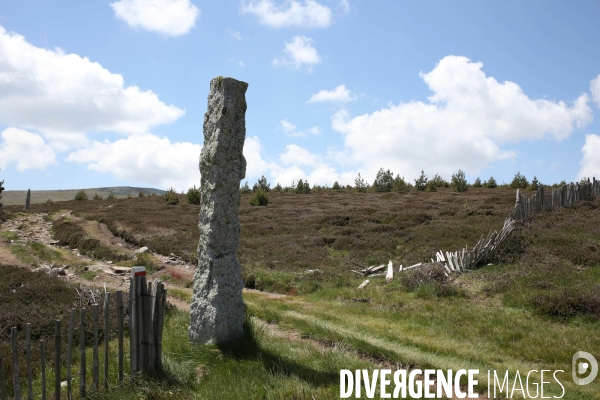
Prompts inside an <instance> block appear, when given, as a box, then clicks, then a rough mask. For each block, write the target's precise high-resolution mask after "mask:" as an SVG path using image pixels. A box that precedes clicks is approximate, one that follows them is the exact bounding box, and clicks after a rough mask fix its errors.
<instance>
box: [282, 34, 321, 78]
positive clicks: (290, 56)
mask: <svg viewBox="0 0 600 400" xmlns="http://www.w3.org/2000/svg"><path fill="white" fill-rule="evenodd" d="M271 62H272V63H273V65H274V66H280V65H283V66H291V67H294V68H296V69H300V68H301V67H302V66H303V65H305V64H306V65H307V66H308V67H309V71H310V68H311V66H312V65H316V64H318V63H320V62H321V57H320V56H319V53H318V52H317V49H315V48H314V47H313V40H312V39H310V38H307V37H306V36H294V37H293V38H292V40H291V41H290V42H286V43H285V47H284V49H283V57H281V58H275V59H274V60H273V61H271Z"/></svg>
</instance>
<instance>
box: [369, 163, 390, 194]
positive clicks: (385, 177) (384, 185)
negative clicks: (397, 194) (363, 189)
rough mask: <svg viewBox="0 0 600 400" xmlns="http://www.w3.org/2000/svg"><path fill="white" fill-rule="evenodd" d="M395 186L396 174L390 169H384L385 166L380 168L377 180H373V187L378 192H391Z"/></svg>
mask: <svg viewBox="0 0 600 400" xmlns="http://www.w3.org/2000/svg"><path fill="white" fill-rule="evenodd" d="M393 188H394V174H393V173H392V171H390V170H389V169H388V170H387V171H384V170H383V168H380V169H379V172H377V176H376V177H375V182H373V189H375V191H377V192H391V191H392V189H393Z"/></svg>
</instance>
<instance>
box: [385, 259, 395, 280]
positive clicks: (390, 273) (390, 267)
mask: <svg viewBox="0 0 600 400" xmlns="http://www.w3.org/2000/svg"><path fill="white" fill-rule="evenodd" d="M392 279H394V266H393V265H392V260H390V262H389V263H388V267H387V274H386V275H385V280H386V281H387V282H391V281H392Z"/></svg>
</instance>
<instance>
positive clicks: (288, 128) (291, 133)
mask: <svg viewBox="0 0 600 400" xmlns="http://www.w3.org/2000/svg"><path fill="white" fill-rule="evenodd" d="M296 128H297V126H296V125H295V124H292V123H291V122H290V121H288V120H287V119H283V120H281V121H279V125H278V127H277V129H281V130H282V131H283V132H284V133H285V135H286V136H288V137H306V134H310V135H315V136H316V135H319V134H320V133H321V128H319V127H318V126H313V127H312V128H310V129H307V130H306V132H304V131H298V130H297V129H296Z"/></svg>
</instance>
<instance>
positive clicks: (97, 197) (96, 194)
mask: <svg viewBox="0 0 600 400" xmlns="http://www.w3.org/2000/svg"><path fill="white" fill-rule="evenodd" d="M93 199H94V200H102V196H100V195H99V194H98V193H94V197H93Z"/></svg>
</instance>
